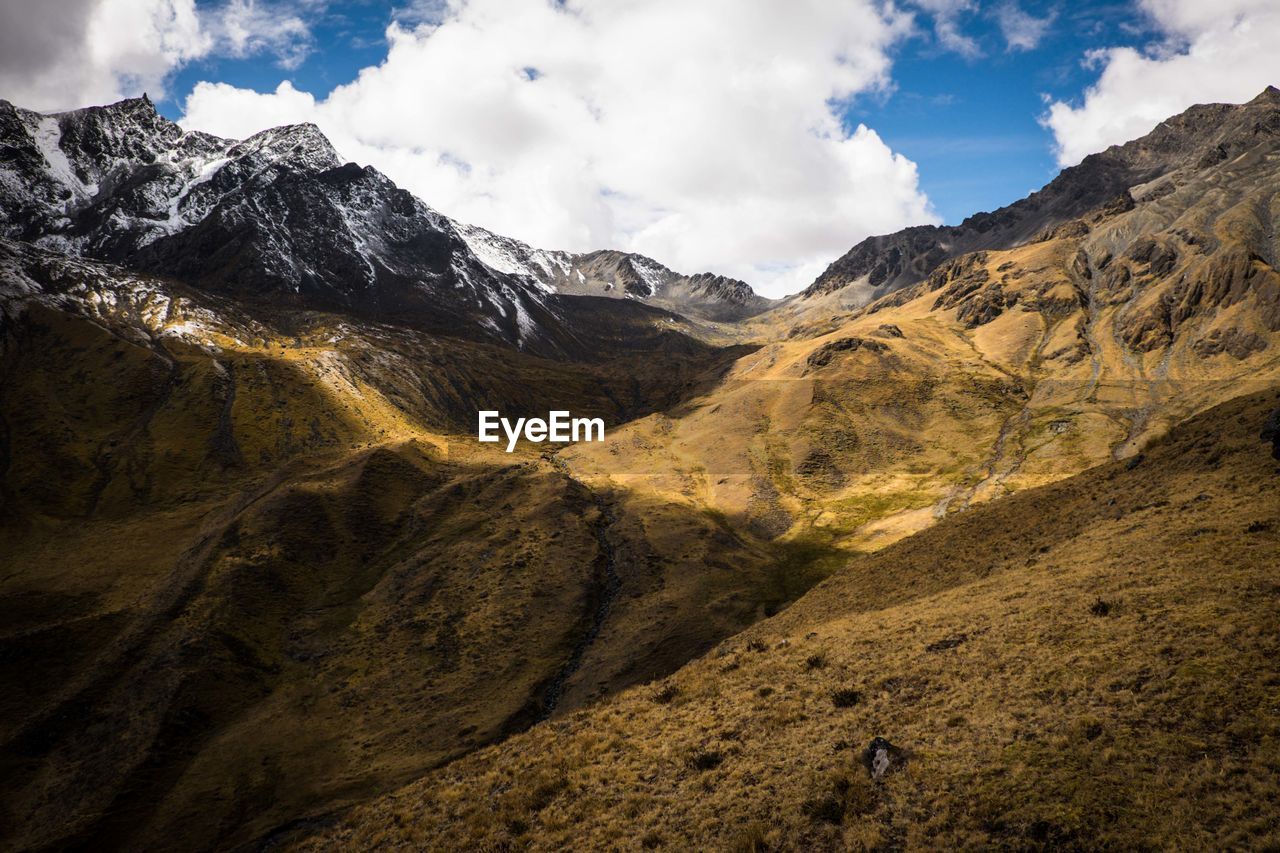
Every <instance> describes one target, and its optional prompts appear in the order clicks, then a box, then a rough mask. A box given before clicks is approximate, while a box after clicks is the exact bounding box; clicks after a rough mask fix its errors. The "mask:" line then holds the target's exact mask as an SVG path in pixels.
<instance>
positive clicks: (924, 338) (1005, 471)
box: [566, 152, 1280, 550]
mask: <svg viewBox="0 0 1280 853" xmlns="http://www.w3.org/2000/svg"><path fill="white" fill-rule="evenodd" d="M1278 156H1280V155H1276V154H1272V153H1266V152H1253V153H1250V154H1246V155H1242V157H1241V158H1239V160H1238V162H1237V161H1231V162H1227V163H1224V164H1222V165H1220V166H1218V167H1217V168H1216V169H1213V170H1209V171H1208V172H1205V173H1204V174H1201V175H1198V176H1196V177H1195V178H1194V179H1185V180H1184V182H1183V183H1173V182H1167V183H1165V184H1159V185H1155V186H1147V187H1139V188H1136V190H1135V193H1136V195H1137V197H1138V198H1137V201H1136V202H1135V201H1134V200H1133V199H1131V198H1128V197H1123V198H1121V199H1117V200H1116V201H1115V202H1114V203H1113V204H1111V205H1108V206H1107V207H1105V208H1102V209H1100V210H1098V211H1095V212H1094V213H1092V214H1090V215H1089V216H1087V217H1085V218H1084V219H1081V220H1076V221H1073V222H1070V223H1067V224H1065V225H1063V226H1061V227H1059V228H1057V229H1055V230H1053V231H1051V232H1049V233H1047V234H1044V235H1041V237H1040V238H1039V239H1038V240H1036V241H1034V242H1032V243H1029V244H1028V245H1026V246H1022V247H1020V248H1017V249H1012V250H1008V251H1001V252H994V251H993V252H979V253H975V254H971V255H966V256H963V257H961V258H958V259H956V260H955V261H951V262H948V263H946V264H944V265H943V266H941V267H939V268H938V270H936V271H935V272H934V273H933V274H932V275H930V277H929V278H928V279H926V280H925V281H923V282H921V283H920V284H918V285H916V286H914V287H911V288H908V289H906V290H903V291H900V292H898V293H895V294H892V295H890V296H887V297H885V298H883V299H881V300H879V301H878V302H875V303H872V304H871V305H870V306H868V307H866V308H864V309H862V310H860V311H858V312H855V313H853V314H852V315H848V314H846V315H843V317H842V318H834V319H833V318H830V317H826V318H823V319H815V320H813V321H812V322H801V323H800V324H798V325H792V326H787V327H779V328H772V329H771V328H770V327H769V326H768V325H767V323H766V321H765V320H760V321H758V322H757V323H756V324H755V326H753V327H752V328H751V332H752V333H753V334H755V335H757V336H759V337H760V338H762V339H766V340H767V339H769V336H770V335H772V342H769V343H767V344H766V345H764V346H763V347H762V348H761V349H759V350H758V351H756V352H754V353H752V354H750V355H747V356H745V357H743V358H742V359H740V360H739V361H738V362H737V363H736V364H735V365H734V368H733V370H732V371H730V372H729V373H728V374H727V375H726V378H725V382H724V383H723V384H722V385H721V386H719V387H717V388H715V389H714V390H712V391H711V392H709V393H707V394H705V395H702V396H698V397H695V398H693V399H691V400H689V401H688V402H686V403H685V404H684V406H683V407H682V408H681V409H680V410H678V411H675V412H671V413H669V414H670V416H668V415H664V414H655V415H652V416H650V417H648V418H644V419H640V420H638V421H636V422H634V423H631V424H628V425H626V426H625V427H624V428H622V429H620V430H617V431H615V432H613V433H612V434H611V435H610V437H609V440H608V441H607V442H606V443H604V444H602V445H590V446H587V445H583V446H578V447H575V448H573V449H572V450H571V451H569V452H568V453H567V454H566V457H567V458H569V459H570V460H571V462H572V464H573V465H574V467H575V469H576V470H579V471H580V472H582V473H583V474H584V475H591V474H594V475H596V476H599V477H602V478H608V479H610V480H612V481H615V482H625V483H628V484H629V485H630V487H631V488H633V489H634V490H636V491H645V490H648V491H651V492H652V493H654V494H657V495H661V496H662V497H663V498H664V499H667V500H673V501H686V502H687V503H689V504H690V505H698V506H706V507H710V508H712V509H713V510H715V511H717V512H720V513H722V514H724V515H725V516H726V517H727V518H728V519H729V520H730V522H731V523H733V524H734V525H735V526H737V527H740V528H742V529H748V530H752V531H753V532H755V533H756V534H758V535H762V536H766V537H769V536H773V537H783V538H784V539H789V540H802V541H810V542H815V541H816V542H822V543H825V544H828V545H833V546H836V547H840V548H843V549H851V550H865V549H867V548H877V547H882V546H883V545H884V544H887V543H889V542H892V541H895V540H896V539H897V538H899V537H901V536H902V535H905V534H907V533H910V532H913V531H915V530H919V529H922V528H923V527H925V526H927V525H928V524H931V523H933V522H934V521H935V520H936V519H938V518H941V517H943V516H944V515H946V514H947V513H948V512H953V511H956V510H959V509H963V508H965V507H967V506H969V505H971V504H974V503H979V502H982V501H985V500H989V499H991V498H994V497H999V496H1001V495H1005V494H1008V493H1010V492H1014V491H1017V490H1019V489H1023V488H1027V487H1030V486H1035V485H1040V484H1043V483H1047V482H1051V481H1053V480H1055V479H1058V478H1061V477H1064V476H1068V475H1071V474H1074V473H1077V472H1079V471H1081V470H1083V469H1084V468H1086V467H1089V466H1090V465H1094V464H1097V463H1099V462H1102V461H1104V460H1106V459H1109V458H1112V457H1113V456H1114V457H1124V456H1128V455H1131V454H1133V453H1135V452H1137V451H1138V450H1139V449H1140V448H1141V447H1142V446H1143V444H1144V443H1145V442H1146V441H1148V440H1150V439H1151V438H1152V437H1154V436H1158V435H1160V434H1161V433H1162V432H1163V431H1164V430H1165V429H1167V428H1168V426H1169V424H1171V423H1173V422H1175V421H1177V420H1179V419H1181V418H1185V417H1187V416H1188V415H1191V414H1193V413H1195V412H1197V411H1202V410H1204V409H1205V408H1208V407H1209V406H1212V405H1214V404H1216V403H1219V402H1222V401H1224V400H1226V399H1229V398H1231V397H1233V396H1236V395H1238V394H1241V393H1244V392H1246V391H1248V390H1249V389H1251V388H1254V389H1256V388H1259V387H1265V386H1266V385H1267V384H1268V383H1270V382H1272V381H1274V380H1275V379H1276V378H1277V377H1278V376H1280V347H1278V346H1277V344H1278V343H1280V274H1277V272H1276V270H1275V268H1274V267H1273V266H1272V263H1273V261H1274V259H1275V253H1276V251H1277V241H1276V238H1275V230H1274V223H1275V221H1276V219H1277V218H1278V217H1280V205H1278V204H1277V203H1276V201H1275V192H1274V187H1275V186H1277V185H1280V174H1278V173H1277V157H1278ZM767 316H768V315H766V317H767ZM775 319H777V318H775Z"/></svg>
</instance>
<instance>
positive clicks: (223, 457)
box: [0, 88, 1280, 850]
mask: <svg viewBox="0 0 1280 853" xmlns="http://www.w3.org/2000/svg"><path fill="white" fill-rule="evenodd" d="M1278 187H1280V91H1277V90H1276V89H1274V88H1269V89H1267V90H1266V91H1265V92H1263V93H1262V94H1260V95H1259V96H1258V97H1257V98H1255V99H1254V100H1252V101H1250V102H1248V103H1246V104H1240V105H1225V104H1215V105H1206V106H1198V107H1194V108H1192V109H1190V110H1188V111H1187V112H1186V113H1184V114H1182V115H1180V116H1176V117H1173V118H1171V119H1169V120H1168V121H1166V122H1164V123H1162V124H1161V125H1160V126H1158V127H1157V128H1156V129H1155V130H1154V131H1152V133H1150V134H1148V135H1147V136H1145V137H1143V138H1141V139H1138V140H1134V141H1132V142H1130V143H1127V144H1126V145H1123V146H1116V147H1113V148H1111V149H1108V150H1107V151H1104V152H1101V153H1099V154H1096V155H1093V156H1091V157H1088V158H1086V159H1085V160H1084V161H1083V162H1082V163H1081V164H1080V165H1078V166H1075V167H1072V168H1070V169H1067V170H1064V171H1063V172H1062V173H1061V174H1060V175H1059V176H1058V177H1057V178H1055V179H1054V180H1053V181H1052V182H1050V183H1049V184H1048V185H1047V186H1046V187H1045V188H1044V189H1042V190H1040V191H1039V192H1036V193H1033V194H1032V195H1030V196H1028V197H1027V198H1026V199H1023V200H1021V201H1018V202H1015V203H1014V204H1012V205H1010V206H1008V207H1005V208H1002V209H1000V210H998V211H995V212H992V213H982V214H977V215H975V216H972V217H970V218H969V219H966V220H965V221H964V222H963V223H961V224H960V225H957V226H939V227H935V226H924V227H918V228H909V229H906V230H904V231H901V232H898V233H896V234H892V235H887V236H879V237H873V238H870V239H868V240H865V241H863V242H861V243H859V244H858V245H856V246H854V247H853V248H852V249H851V250H850V252H849V253H848V254H846V255H845V256H843V257H842V258H840V259H838V260H836V261H835V262H834V263H833V264H832V265H831V266H830V267H829V268H828V269H827V270H826V271H825V272H824V273H823V274H822V275H821V276H820V277H819V278H818V279H817V280H816V281H815V282H814V283H813V284H812V285H811V286H810V287H809V288H808V289H806V290H805V291H803V292H802V293H800V294H797V295H795V296H792V297H788V298H786V299H783V300H769V299H765V298H763V297H761V296H759V295H757V294H755V293H754V292H753V291H752V289H751V288H750V286H749V285H747V284H746V283H744V282H741V281H737V280H734V279H730V278H726V277H723V276H719V275H715V274H711V273H700V274H696V275H685V274H682V273H677V272H674V271H672V270H671V269H669V268H667V267H666V266H664V265H663V264H661V263H660V262H659V261H656V260H653V259H650V258H647V257H644V256H641V255H636V254H630V253H625V252H621V251H612V250H602V251H595V252H589V253H583V254H578V253H571V252H564V251H553V250H544V249H539V248H534V247H531V246H529V245H527V244H525V243H523V242H520V241H518V240H515V239H511V238H507V237H503V236H501V235H497V234H494V233H492V232H490V231H487V230H485V229H483V228H480V227H477V226H473V225H467V224H462V223H458V222H455V221H453V220H451V219H449V218H448V217H446V216H444V215H442V214H440V213H438V212H436V211H434V210H432V209H431V208H430V207H428V206H427V205H426V204H425V203H424V202H423V201H421V200H419V199H417V198H415V197H414V196H412V195H411V194H409V193H407V192H405V191H404V190H401V189H399V188H397V187H396V186H395V185H394V184H393V183H392V182H391V181H390V180H389V179H387V178H386V177H385V176H383V175H381V174H380V173H379V172H377V171H376V170H374V169H372V168H369V167H361V166H358V165H356V164H352V163H345V162H343V161H342V158H341V157H339V156H338V154H337V153H336V152H335V151H334V149H333V147H332V145H330V144H329V142H328V140H326V139H325V137H324V136H323V134H321V132H320V131H319V130H318V129H317V128H316V127H314V126H312V125H295V126H288V127H281V128H275V129H272V130H267V131H263V132H262V133H259V134H256V135H254V136H252V137H250V138H248V139H245V140H227V139H220V138H217V137H213V136H210V135H208V134H203V133H199V132H189V131H185V130H183V129H182V128H181V127H179V126H178V125H176V124H174V123H172V122H169V121H167V120H166V119H164V118H163V117H161V116H160V115H159V114H158V113H157V112H156V110H155V108H154V106H153V105H152V104H151V102H150V101H149V100H148V99H147V98H146V97H145V96H144V97H143V98H139V99H131V100H126V101H122V102H120V103H117V104H113V105H110V106H105V107H90V108H87V109H82V110H75V111H71V112H66V113H59V114H54V115H44V114H39V113H35V112H32V111H29V110H25V109H22V108H20V107H16V106H13V105H11V104H9V103H7V102H3V101H0V555H3V557H2V558H0V613H3V614H4V622H3V624H4V627H3V629H0V672H2V673H3V678H4V683H5V684H6V685H7V688H8V689H7V690H6V691H4V695H3V697H0V770H2V771H3V776H4V779H5V780H6V781H5V782H4V784H3V786H2V788H0V838H3V839H4V844H5V846H6V847H10V848H14V849H33V850H39V849H66V848H89V847H92V848H95V849H125V848H130V849H131V848H138V847H160V848H175V847H176V848H182V849H244V848H260V847H272V846H298V847H303V848H325V849H330V848H332V847H335V846H337V847H359V848H366V847H374V846H379V845H402V846H411V847H414V848H434V849H439V848H442V847H443V848H462V847H466V848H469V849H485V848H491V849H506V848H514V847H532V848H559V847H563V846H573V845H575V844H576V845H579V846H581V845H586V846H590V847H606V848H607V847H629V846H636V845H639V846H643V847H659V846H673V847H674V848H676V849H681V848H687V847H737V848H740V849H775V848H784V849H791V848H804V849H847V848H850V847H858V846H865V847H877V846H879V847H901V846H918V847H939V846H944V847H974V846H1019V845H1021V844H1026V845H1030V846H1067V847H1071V846H1091V845H1092V844H1101V845H1102V846H1118V847H1129V846H1143V845H1147V846H1150V845H1155V846H1173V847H1180V846H1211V845H1214V844H1216V843H1221V842H1223V841H1225V842H1226V843H1227V844H1228V845H1231V846H1241V847H1265V846H1267V845H1268V844H1274V843H1280V825H1277V823H1276V821H1275V819H1274V818H1275V816H1274V814H1268V813H1267V812H1266V810H1265V809H1262V810H1259V809H1258V808H1256V807H1255V808H1252V809H1251V807H1250V806H1249V804H1250V803H1254V804H1256V803H1260V802H1266V801H1267V798H1268V797H1270V796H1272V795H1273V794H1274V792H1275V790H1276V788H1277V777H1276V767H1277V766H1280V764H1278V763H1277V762H1280V754H1278V753H1277V750H1276V744H1277V743H1280V718H1277V716H1276V714H1275V711H1274V707H1273V706H1274V702H1272V701H1271V699H1272V698H1274V696H1273V694H1274V692H1275V691H1274V688H1275V684H1276V683H1277V682H1276V680H1277V679H1278V678H1280V673H1277V672H1276V668H1275V661H1276V660H1280V656H1277V655H1276V654H1275V651H1276V650H1275V649H1273V648H1272V647H1273V646H1274V645H1275V639H1276V636H1275V631H1274V627H1275V626H1274V618H1273V616H1272V611H1273V609H1274V608H1273V606H1272V605H1273V604H1274V597H1275V592H1276V578H1275V577H1274V568H1275V565H1276V563H1275V559H1274V558H1275V555H1276V554H1277V553H1280V548H1278V547H1277V546H1278V545H1280V542H1278V541H1277V536H1280V510H1278V507H1280V505H1278V504H1277V503H1276V502H1275V501H1274V500H1271V499H1270V496H1271V495H1272V493H1273V491H1274V482H1275V476H1276V468H1275V463H1274V461H1273V460H1272V459H1271V457H1270V448H1269V447H1268V446H1267V445H1266V444H1265V443H1264V442H1263V441H1262V440H1261V437H1260V434H1261V432H1262V431H1263V430H1264V426H1265V424H1266V422H1267V419H1268V417H1274V416H1272V415H1271V414H1270V413H1271V412H1272V411H1273V410H1274V409H1276V408H1277V406H1278V405H1280V398H1278V397H1277V392H1276V388H1277V386H1278V385H1280V348H1278V344H1280V272H1277V267H1276V264H1277V256H1278V252H1280V241H1278V240H1277V236H1276V223H1277V221H1280V203H1278V202H1277V200H1276V190H1277V188H1278ZM479 409H498V410H501V411H502V412H503V413H504V414H505V415H508V416H513V417H514V416H535V415H537V416H541V415H545V413H546V412H547V411H549V410H552V409H567V410H570V411H572V412H573V413H574V414H575V415H577V416H591V417H601V418H603V419H604V420H605V421H606V423H607V430H606V438H605V440H604V441H602V442H598V443H596V442H593V443H580V444H575V445H569V446H565V447H554V446H548V445H535V444H529V443H522V445H521V446H520V447H519V448H518V449H517V451H516V452H515V453H513V454H510V455H508V454H506V453H503V452H502V451H501V450H500V449H495V448H494V447H493V446H491V445H482V444H479V443H477V442H476V441H475V438H474V429H475V419H476V412H477V410H479ZM881 742H883V743H881ZM877 744H880V745H879V746H878V745H877ZM864 750H866V756H865V758H866V766H864V763H863V761H864ZM877 767H879V768H880V769H879V770H877V769H876V768H877ZM886 768H887V769H886ZM1223 780H1225V781H1223ZM1206 792H1207V793H1206ZM1188 801H1193V802H1194V807H1192V808H1191V812H1190V813H1193V818H1194V819H1192V818H1187V819H1184V817H1186V814H1184V813H1183V812H1181V811H1180V809H1182V808H1183V807H1184V805H1185V804H1186V803H1187V802H1188ZM1190 813H1187V814H1190Z"/></svg>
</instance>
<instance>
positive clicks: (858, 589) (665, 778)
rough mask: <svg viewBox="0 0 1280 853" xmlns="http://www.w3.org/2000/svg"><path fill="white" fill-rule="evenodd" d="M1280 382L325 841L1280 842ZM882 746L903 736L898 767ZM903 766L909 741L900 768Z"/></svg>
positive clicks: (487, 752) (952, 527)
mask: <svg viewBox="0 0 1280 853" xmlns="http://www.w3.org/2000/svg"><path fill="white" fill-rule="evenodd" d="M1277 406H1280V393H1278V392H1276V391H1274V390H1272V391H1268V392H1264V393H1260V394H1256V395H1252V396H1248V397H1243V398H1239V399H1236V400H1232V401H1230V402H1228V403H1225V404H1223V405H1220V406H1218V407H1216V408H1215V409H1213V410H1212V411H1210V412H1207V413H1205V414H1203V415H1200V416H1198V417H1196V418H1193V419H1191V420H1190V421H1188V422H1186V423H1183V424H1180V425H1178V426H1177V427H1176V428H1175V429H1173V430H1172V431H1171V432H1170V433H1169V434H1168V435H1167V436H1165V437H1164V438H1162V439H1160V440H1158V441H1156V442H1155V443H1154V444H1153V445H1152V446H1150V447H1149V448H1147V449H1146V451H1144V453H1143V455H1141V456H1140V457H1138V456H1136V457H1133V458H1132V459H1131V460H1128V461H1117V462H1109V463H1106V464H1103V465H1101V466H1099V467H1097V468H1093V469H1091V470H1089V471H1087V472H1085V473H1083V474H1081V475H1078V476H1075V477H1072V478H1070V479H1067V480H1063V481H1061V482H1058V483H1055V484H1052V485H1049V486H1045V487H1042V488H1037V489H1032V490H1028V491H1025V492H1022V493H1020V494H1016V495H1013V496H1011V497H1009V498H1007V499H1004V500H1001V501H997V502H993V503H990V504H985V505H983V506H981V507H976V508H975V509H973V510H972V511H971V512H968V513H963V514H960V515H956V516H952V517H949V518H947V519H946V520H944V521H942V522H941V523H939V524H938V525H937V526H935V527H933V528H931V529H929V530H927V531H925V532H923V533H920V534H917V535H916V536H913V537H910V538H908V539H906V540H903V541H901V542H899V543H897V544H896V545H893V546H891V547H888V548H886V549H884V550H882V551H880V552H878V553H876V554H874V555H870V556H867V557H864V558H862V559H859V560H855V561H853V562H851V563H849V564H848V565H847V566H846V567H844V568H843V569H842V570H841V571H839V572H838V573H836V574H835V575H834V576H832V577H831V578H829V579H828V580H827V581H825V582H824V583H822V584H820V585H819V586H818V587H816V588H814V589H813V590H812V591H810V592H809V593H808V594H807V595H806V596H804V597H803V598H802V599H800V601H798V602H797V603H796V604H794V605H793V606H792V607H790V608H789V609H788V610H786V611H785V612H784V613H782V614H780V615H778V616H777V617H774V618H772V619H769V620H766V621H764V622H762V623H760V624H758V625H757V626H755V627H753V628H751V629H749V630H748V631H746V632H744V633H743V634H741V635H739V636H736V637H734V638H733V639H731V640H728V641H726V642H725V643H722V644H721V645H720V646H719V647H717V648H716V649H715V650H714V651H713V652H711V653H710V654H707V655H706V656H704V657H703V658H701V659H699V660H698V661H695V662H694V663H692V664H690V665H688V666H686V667H684V668H683V669H681V670H680V671H678V672H677V673H675V674H674V675H672V676H671V677H669V678H667V679H665V680H664V681H661V682H659V683H655V684H650V685H645V686H642V687H637V688H634V689H631V690H628V691H626V692H625V693H623V694H621V695H619V696H617V697H615V698H613V699H611V700H608V701H606V702H603V703H601V704H599V705H597V706H595V707H592V708H590V709H588V710H584V711H581V712H579V713H577V714H574V715H572V716H570V717H568V718H567V719H562V720H559V721H554V722H550V723H544V724H542V725H539V726H536V727H534V728H533V729H531V730H529V731H528V732H526V733H524V734H521V735H519V736H517V737H514V738H512V739H510V740H508V741H506V742H504V743H502V744H499V745H496V746H493V747H489V748H486V749H484V750H481V751H479V752H477V753H475V754H473V755H471V756H468V757H467V758H465V759H462V760H460V761H458V762H455V763H453V764H451V765H449V766H448V767H444V768H442V769H440V770H439V771H436V772H434V773H432V774H429V775H427V776H425V777H424V778H422V779H421V780H418V781H417V782H415V783H413V784H412V785H410V786H407V787H406V788H404V789H402V790H400V791H398V792H397V793H395V794H394V795H391V796H388V797H384V798H382V799H380V800H378V801H376V802H373V803H370V804H367V805H364V806H361V807H359V808H356V809H354V810H352V811H350V812H348V813H346V814H343V815H340V816H338V817H336V818H335V819H333V820H332V822H331V823H330V825H328V826H326V827H323V828H320V829H315V828H312V830H311V831H312V833H313V834H312V835H311V836H310V837H306V838H298V839H295V842H296V843H297V846H299V847H300V848H302V849H332V848H333V847H334V846H337V847H343V848H352V847H354V848H363V849H367V848H370V847H374V846H378V847H382V848H390V849H401V848H402V849H485V848H488V849H503V848H507V847H511V848H529V849H565V848H569V847H572V848H584V849H585V848H590V849H636V848H641V847H644V848H665V849H690V848H694V847H696V848H702V849H707V848H718V849H850V848H862V847H876V846H884V845H889V846H902V845H905V846H909V847H917V848H929V849H946V848H957V847H967V848H974V847H990V846H996V847H1041V846H1043V847H1064V846H1066V847H1091V848H1097V847H1115V848H1129V849H1132V848H1145V847H1158V848H1201V847H1241V848H1266V847H1269V846H1274V845H1276V844H1277V843H1280V821H1278V820H1277V815H1276V812H1275V809H1274V807H1273V806H1272V805H1271V803H1273V802H1274V801H1275V798H1276V796H1277V792H1278V791H1280V710H1277V702H1278V701H1280V665H1278V664H1277V661H1280V630H1278V627H1280V626H1278V625H1277V621H1276V616H1275V614H1276V608H1277V603H1278V601H1280V599H1278V598H1277V596H1280V576H1277V573H1276V572H1277V563H1276V555H1277V554H1278V553H1280V502H1277V501H1276V500H1275V486H1276V482H1277V477H1280V469H1277V467H1276V463H1275V461H1274V460H1273V459H1272V458H1271V456H1270V448H1269V447H1268V446H1267V445H1266V444H1265V443H1263V442H1262V441H1260V439H1259V431H1260V430H1261V428H1262V425H1263V424H1264V423H1265V422H1266V419H1267V417H1268V415H1269V413H1270V412H1272V411H1273V410H1274V409H1275V408H1276V407H1277ZM875 737H884V738H887V739H888V740H889V741H890V742H891V743H892V744H894V745H895V746H896V747H898V748H899V749H901V750H902V753H901V757H902V758H903V759H904V760H903V761H902V762H901V763H895V764H893V765H892V766H891V769H890V771H889V772H888V773H887V774H886V775H885V776H884V777H883V778H882V779H881V780H879V781H873V780H872V779H871V774H870V773H869V772H868V770H867V769H866V768H865V767H864V765H863V761H862V752H863V749H864V748H865V747H866V746H867V745H868V744H869V743H870V741H871V740H872V739H873V738H875ZM896 755H897V754H895V756H896Z"/></svg>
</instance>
